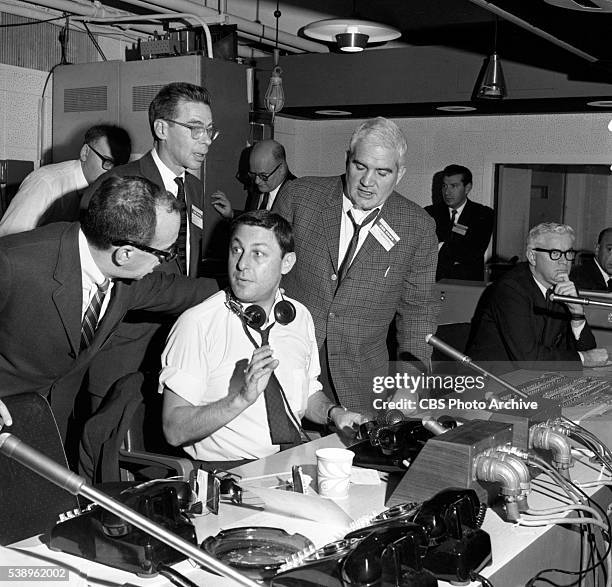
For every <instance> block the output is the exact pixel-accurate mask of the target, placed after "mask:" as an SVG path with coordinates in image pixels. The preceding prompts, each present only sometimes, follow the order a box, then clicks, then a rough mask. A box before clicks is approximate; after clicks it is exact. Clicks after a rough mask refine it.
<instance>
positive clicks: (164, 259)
mask: <svg viewBox="0 0 612 587" xmlns="http://www.w3.org/2000/svg"><path fill="white" fill-rule="evenodd" d="M111 244H112V245H113V246H114V247H125V246H130V247H134V248H135V249H139V250H140V251H144V252H145V253H151V255H155V256H156V257H157V260H158V261H159V262H160V263H169V262H170V261H174V259H176V257H177V254H178V253H177V251H176V250H174V248H171V249H170V250H169V251H161V250H160V249H154V248H153V247H148V246H147V245H141V244H139V243H135V242H132V241H128V240H122V241H114V242H113V243H111Z"/></svg>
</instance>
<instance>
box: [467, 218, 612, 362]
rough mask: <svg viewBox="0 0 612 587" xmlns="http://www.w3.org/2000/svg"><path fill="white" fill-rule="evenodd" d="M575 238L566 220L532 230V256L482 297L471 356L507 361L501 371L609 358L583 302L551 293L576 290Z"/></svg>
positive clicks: (470, 345) (567, 293)
mask: <svg viewBox="0 0 612 587" xmlns="http://www.w3.org/2000/svg"><path fill="white" fill-rule="evenodd" d="M574 240H575V239H574V231H573V229H572V228H571V227H570V226H567V225H565V224H557V223H554V222H547V223H542V224H538V225H537V226H535V227H534V228H532V229H531V230H530V231H529V236H528V239H527V250H526V256H527V262H523V263H519V264H518V265H516V266H515V267H514V268H513V269H511V270H510V271H508V272H507V273H505V274H504V275H503V276H502V277H501V278H500V279H499V280H498V281H496V282H495V283H493V284H492V285H490V286H489V287H488V288H487V290H485V292H484V294H483V297H482V299H481V300H480V302H479V303H478V307H477V308H476V312H475V314H474V318H473V320H472V330H471V332H470V340H469V341H468V348H467V354H468V355H469V356H470V357H472V358H473V359H474V360H477V361H495V362H501V363H502V364H500V365H499V366H498V367H496V369H497V370H499V371H502V370H505V371H510V370H512V369H516V368H531V369H538V368H540V369H551V368H556V369H559V370H561V369H580V368H581V366H582V365H584V366H586V367H595V366H600V365H604V364H605V363H606V361H607V359H608V353H607V351H606V349H603V348H596V342H595V338H594V336H593V334H592V333H591V329H590V328H589V325H588V324H587V322H586V319H585V316H584V309H583V306H581V305H580V304H565V303H561V302H558V301H554V302H552V301H550V300H549V298H548V296H549V294H550V292H554V293H555V294H557V295H563V296H576V287H575V285H574V283H573V282H572V281H570V280H569V277H568V274H569V271H570V268H571V264H572V261H573V260H574V258H575V256H576V251H574V249H573V245H574ZM559 361H563V364H561V363H558V362H559ZM544 362H549V364H547V365H544V364H543V363H544ZM550 362H556V364H550ZM503 363H505V364H503Z"/></svg>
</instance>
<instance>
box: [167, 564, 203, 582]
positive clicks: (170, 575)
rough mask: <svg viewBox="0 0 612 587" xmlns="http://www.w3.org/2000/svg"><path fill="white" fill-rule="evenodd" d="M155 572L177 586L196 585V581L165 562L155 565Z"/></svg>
mask: <svg viewBox="0 0 612 587" xmlns="http://www.w3.org/2000/svg"><path fill="white" fill-rule="evenodd" d="M157 572H158V573H159V574H160V575H162V576H163V577H166V579H168V581H170V582H171V583H174V584H175V585H178V586H179V587H198V584H197V583H194V582H193V581H192V580H191V579H188V578H187V577H185V575H183V574H182V573H179V572H178V571H177V570H176V569H173V568H172V567H171V566H169V565H167V564H165V563H160V564H159V565H157Z"/></svg>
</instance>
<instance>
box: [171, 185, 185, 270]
mask: <svg viewBox="0 0 612 587" xmlns="http://www.w3.org/2000/svg"><path fill="white" fill-rule="evenodd" d="M174 181H175V182H176V185H177V186H178V191H177V192H176V199H177V200H178V201H179V202H181V204H182V206H181V226H180V228H179V233H178V238H177V239H176V251H177V253H178V262H179V265H180V266H181V270H182V272H183V273H184V274H185V275H187V204H186V202H185V184H184V183H183V178H182V177H175V178H174Z"/></svg>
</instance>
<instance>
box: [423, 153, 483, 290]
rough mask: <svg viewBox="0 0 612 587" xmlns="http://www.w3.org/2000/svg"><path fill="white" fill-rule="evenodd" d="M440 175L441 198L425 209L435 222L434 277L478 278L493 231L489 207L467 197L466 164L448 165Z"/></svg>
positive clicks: (469, 186)
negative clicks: (436, 266)
mask: <svg viewBox="0 0 612 587" xmlns="http://www.w3.org/2000/svg"><path fill="white" fill-rule="evenodd" d="M442 176H443V177H442V181H443V185H442V201H441V202H436V203H434V204H433V205H431V206H427V207H426V208H425V210H427V212H428V213H429V214H430V216H431V217H432V218H433V219H434V220H435V221H436V235H437V237H438V242H439V244H438V248H439V251H438V268H437V271H436V280H440V279H444V278H448V279H467V280H474V281H482V280H483V279H484V254H485V251H486V250H487V247H488V246H489V241H490V240H491V234H492V233H493V222H494V214H493V209H492V208H489V207H488V206H483V205H482V204H478V203H476V202H472V201H471V200H468V194H469V193H470V191H471V190H472V172H471V171H470V170H469V169H468V168H467V167H464V166H462V165H449V166H447V167H445V168H444V170H443V172H442Z"/></svg>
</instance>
